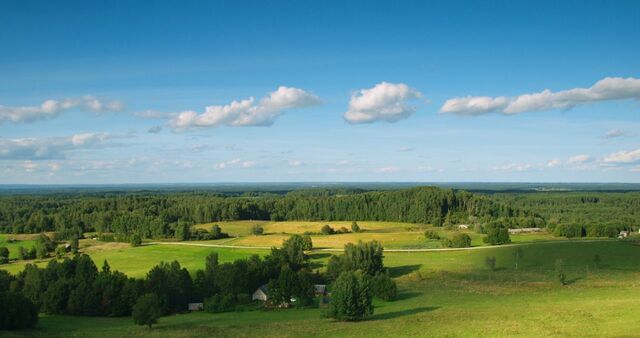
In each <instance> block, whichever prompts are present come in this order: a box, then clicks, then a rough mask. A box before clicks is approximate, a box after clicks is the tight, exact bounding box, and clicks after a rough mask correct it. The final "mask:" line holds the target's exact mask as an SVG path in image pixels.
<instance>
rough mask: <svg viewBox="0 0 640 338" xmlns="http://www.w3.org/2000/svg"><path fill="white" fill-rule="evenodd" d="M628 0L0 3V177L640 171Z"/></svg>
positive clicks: (636, 60) (250, 178)
mask: <svg viewBox="0 0 640 338" xmlns="http://www.w3.org/2000/svg"><path fill="white" fill-rule="evenodd" d="M639 37H640V2H638V1H561V2H560V1H530V2H525V1H482V2H465V1H443V2H426V1H13V0H5V1H2V2H0V48H1V49H0V184H111V183H182V182H184V183H197V182H320V181H328V182H340V181H349V182H355V181H381V182H385V181H392V182H401V181H411V182H454V181H464V182H640V38H639Z"/></svg>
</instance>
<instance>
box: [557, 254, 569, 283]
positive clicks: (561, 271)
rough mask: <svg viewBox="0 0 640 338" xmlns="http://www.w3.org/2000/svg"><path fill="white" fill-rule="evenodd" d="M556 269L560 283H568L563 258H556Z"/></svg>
mask: <svg viewBox="0 0 640 338" xmlns="http://www.w3.org/2000/svg"><path fill="white" fill-rule="evenodd" d="M554 269H555V273H556V277H557V278H558V281H559V282H560V284H562V285H567V275H566V274H565V273H564V261H563V260H562V259H556V262H555V264H554Z"/></svg>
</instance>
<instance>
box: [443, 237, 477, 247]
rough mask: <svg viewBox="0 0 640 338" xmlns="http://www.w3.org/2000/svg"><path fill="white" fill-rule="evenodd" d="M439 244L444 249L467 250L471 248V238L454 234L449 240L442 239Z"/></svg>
mask: <svg viewBox="0 0 640 338" xmlns="http://www.w3.org/2000/svg"><path fill="white" fill-rule="evenodd" d="M441 243H442V246H443V247H445V248H468V247H471V237H469V235H467V234H455V235H453V237H452V238H451V239H448V238H443V239H442V240H441Z"/></svg>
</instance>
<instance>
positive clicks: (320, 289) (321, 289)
mask: <svg viewBox="0 0 640 338" xmlns="http://www.w3.org/2000/svg"><path fill="white" fill-rule="evenodd" d="M313 291H314V293H315V294H316V296H324V295H326V294H327V286H326V285H324V284H315V285H314V286H313Z"/></svg>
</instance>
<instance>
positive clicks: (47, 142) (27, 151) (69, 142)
mask: <svg viewBox="0 0 640 338" xmlns="http://www.w3.org/2000/svg"><path fill="white" fill-rule="evenodd" d="M130 136H131V135H130V134H128V135H118V134H109V133H81V134H75V135H72V136H68V137H48V138H16V139H2V138H0V159H11V160H47V159H62V158H64V157H65V153H66V152H68V151H72V150H75V149H83V148H90V147H98V146H102V145H103V144H104V143H105V142H106V141H107V140H111V139H117V138H125V137H130Z"/></svg>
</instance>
